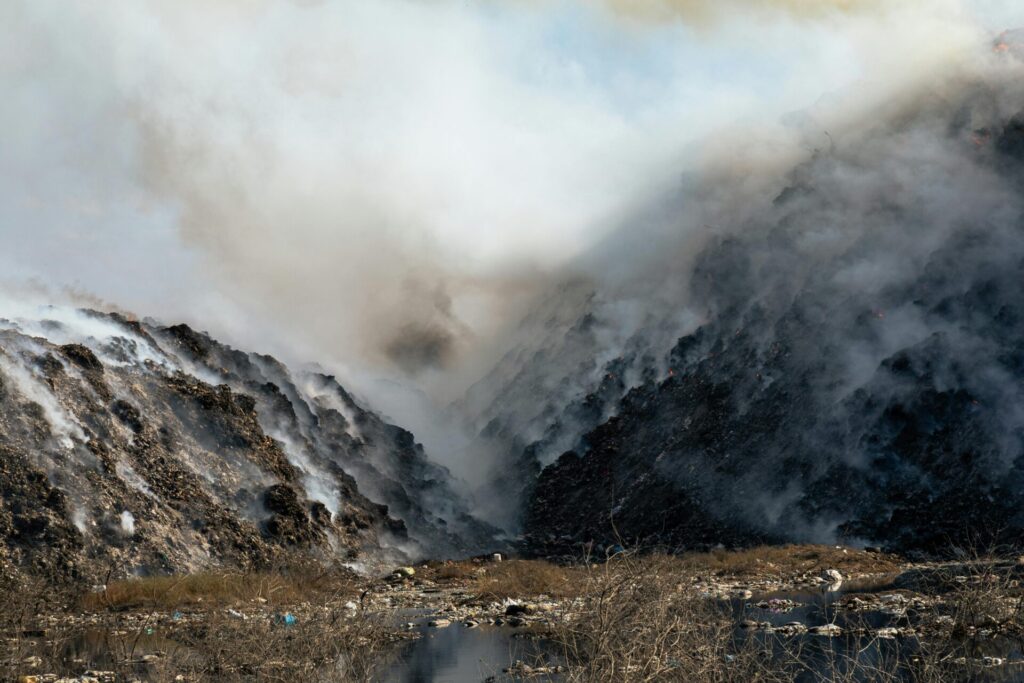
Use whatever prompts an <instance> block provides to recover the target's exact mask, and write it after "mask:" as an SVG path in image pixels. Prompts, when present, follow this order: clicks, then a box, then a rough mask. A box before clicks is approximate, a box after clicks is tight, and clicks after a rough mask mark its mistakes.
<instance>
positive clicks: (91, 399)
mask: <svg viewBox="0 0 1024 683" xmlns="http://www.w3.org/2000/svg"><path fill="white" fill-rule="evenodd" d="M449 482H450V477H449V474H448V472H447V471H445V470H444V469H443V468H441V467H438V466H437V465H434V464H433V463H431V462H429V461H428V460H427V459H426V457H425V455H424V453H423V451H422V448H421V447H420V446H419V445H418V444H416V443H415V441H414V439H413V436H412V434H410V433H408V432H406V431H405V430H402V429H401V428H399V427H396V426H394V425H391V424H388V423H386V422H385V421H383V420H382V419H381V418H380V417H379V416H377V415H376V414H374V413H373V412H371V411H369V410H367V409H366V408H365V407H364V406H362V405H360V404H359V403H358V402H357V401H356V400H354V399H353V397H352V396H351V395H350V394H349V393H348V392H346V390H345V389H344V388H343V387H342V386H341V385H339V384H338V383H337V382H336V381H335V379H334V378H333V377H331V376H328V375H324V374H321V373H318V372H315V371H306V370H299V371H296V370H292V369H289V368H287V367H285V366H284V365H283V364H281V363H280V362H278V361H277V360H275V359H273V358H271V357H270V356H265V355H259V354H254V353H244V352H241V351H238V350H235V349H232V348H230V347H228V346H226V345H223V344H220V343H218V342H216V341H214V340H213V339H211V338H210V337H209V336H207V335H205V334H202V333H198V332H195V331H194V330H192V329H190V328H188V327H186V326H184V325H177V326H173V327H161V326H159V325H156V324H153V323H138V322H134V321H129V320H126V319H125V318H123V317H121V316H119V315H116V314H101V313H96V312H92V311H84V310H71V309H65V308H51V309H46V310H43V311H41V317H40V318H39V319H33V318H30V319H25V318H16V319H11V320H4V321H2V324H0V490H2V491H3V494H4V495H3V499H2V504H0V538H3V540H4V543H3V544H2V545H0V553H2V554H3V557H2V559H3V562H4V564H5V565H6V566H7V568H8V569H17V568H23V569H25V568H31V570H32V571H33V572H46V573H50V574H52V575H55V576H66V577H67V576H70V577H74V576H83V577H88V576H97V575H104V574H106V572H107V571H109V570H114V571H115V572H117V573H124V572H153V571H185V570H194V569H198V568H202V567H207V566H212V565H222V564H224V565H241V566H254V565H268V564H273V563H285V562H289V561H293V560H295V559H297V558H300V557H312V558H318V559H322V560H332V559H340V560H344V561H361V560H363V559H366V558H367V557H371V558H372V557H379V556H381V555H382V554H384V553H389V552H390V553H392V554H401V553H408V554H412V555H416V554H419V553H420V552H421V551H422V550H423V549H425V548H429V550H430V552H431V553H432V554H445V553H453V554H460V553H465V552H468V551H471V550H477V549H479V548H482V547H484V546H486V545H487V544H488V543H489V540H490V536H489V529H488V528H487V527H486V526H484V525H482V524H480V523H478V522H476V521H475V520H474V519H473V518H471V517H470V516H469V515H468V514H467V513H466V512H465V511H464V510H463V509H462V508H461V507H460V503H459V502H458V500H457V498H456V497H455V496H454V495H453V494H452V492H451V490H450V488H449Z"/></svg>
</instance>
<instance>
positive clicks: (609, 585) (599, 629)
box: [553, 554, 791, 683]
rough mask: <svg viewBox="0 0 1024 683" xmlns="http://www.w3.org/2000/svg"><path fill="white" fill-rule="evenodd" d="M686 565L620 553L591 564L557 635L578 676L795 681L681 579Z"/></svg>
mask: <svg viewBox="0 0 1024 683" xmlns="http://www.w3.org/2000/svg"><path fill="white" fill-rule="evenodd" d="M679 567H680V564H679V562H678V561H677V560H674V559H672V558H665V557H657V556H655V557H647V558H644V559H638V558H635V557H632V556H630V555H628V554H620V555H617V556H616V557H614V558H612V559H611V560H609V561H608V562H607V563H605V564H603V565H601V566H598V567H596V568H591V570H590V571H589V572H588V575H587V577H586V579H585V580H584V581H583V582H582V585H581V586H580V597H579V598H578V599H577V600H576V601H575V604H574V606H573V607H572V608H571V609H569V610H568V611H566V612H565V614H563V615H562V617H561V619H560V620H559V622H558V623H557V625H556V627H555V629H554V633H553V637H554V640H555V641H556V642H557V643H558V645H559V646H560V648H561V649H562V651H563V653H564V656H565V658H566V660H567V662H568V663H569V666H570V673H569V675H568V679H569V680H570V681H573V682H579V683H583V682H588V683H589V682H594V683H597V682H598V681H602V682H603V681H623V682H633V681H636V682H640V681H643V682H648V681H700V682H703V681H737V682H738V681H744V682H747V681H771V682H774V681H779V682H781V681H789V680H791V678H790V677H789V675H788V672H787V671H785V670H784V669H782V668H776V669H774V670H773V669H772V668H771V667H769V666H767V663H768V662H769V661H770V656H769V655H770V651H768V650H766V649H764V647H763V646H762V645H760V644H758V643H757V642H756V641H754V640H748V641H746V642H745V643H740V642H738V641H736V640H735V639H734V637H733V632H734V631H733V629H734V627H733V620H732V618H731V616H730V615H729V614H727V613H726V612H725V611H724V610H723V609H722V608H721V607H720V606H719V605H718V604H717V603H715V602H712V601H709V600H705V599H701V598H699V597H697V596H695V595H693V594H692V592H689V591H686V590H683V589H682V587H681V585H680V579H681V575H680V572H679Z"/></svg>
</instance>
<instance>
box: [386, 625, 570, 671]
mask: <svg viewBox="0 0 1024 683" xmlns="http://www.w3.org/2000/svg"><path fill="white" fill-rule="evenodd" d="M416 628H417V630H418V631H419V633H420V637H419V638H418V639H416V640H413V641H411V642H409V643H408V644H407V645H405V647H404V648H403V651H402V652H401V653H400V654H399V656H398V661H397V662H396V663H395V664H394V665H393V666H392V667H391V669H390V670H389V671H388V674H387V675H386V676H385V677H384V678H383V679H382V680H385V681H389V682H394V683H481V681H493V682H494V683H507V682H509V681H538V682H540V681H557V680H560V678H559V677H558V675H557V674H541V675H537V676H517V675H510V674H506V673H504V672H503V669H507V668H509V667H510V666H511V665H512V664H513V663H514V662H516V661H521V662H524V663H525V664H527V665H529V666H538V665H548V666H552V665H556V664H558V663H559V660H558V658H557V657H555V656H554V655H553V653H552V651H551V648H550V647H549V646H547V645H546V644H545V642H544V641H543V640H540V639H537V638H532V637H530V634H529V632H527V631H524V630H523V629H514V628H510V627H505V626H479V627H477V628H466V627H465V626H463V625H462V624H459V623H453V624H452V625H451V626H448V627H446V628H431V627H429V626H427V622H426V621H425V620H424V621H423V622H422V623H420V624H418V625H417V627H416Z"/></svg>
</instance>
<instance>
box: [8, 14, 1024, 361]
mask: <svg viewBox="0 0 1024 683" xmlns="http://www.w3.org/2000/svg"><path fill="white" fill-rule="evenodd" d="M835 5H837V6H841V7H842V8H843V9H841V10H840V9H832V8H831V7H832V4H831V3H821V2H819V3H810V2H799V1H796V0H794V1H791V2H778V3H764V2H753V1H750V2H744V1H742V0H732V1H730V2H721V3H701V2H695V1H694V2H658V1H657V0H650V1H647V0H644V1H642V2H638V3H634V4H630V3H627V2H624V1H616V2H611V1H610V2H608V3H607V4H606V5H600V4H599V3H594V2H584V1H583V0H577V1H574V0H561V1H560V0H550V1H544V0H533V1H526V0H524V1H522V2H499V1H491V2H487V1H481V2H464V1H459V2H455V1H451V2H449V1H448V0H431V1H425V0H373V2H366V1H365V0H351V1H349V0H339V1H336V2H328V1H324V2H315V1H308V0H307V1H304V2H299V1H298V0H295V1H294V2H283V1H282V2H271V1H270V0H262V1H256V2H241V1H238V2H232V1H229V0H219V1H215V2H210V1H207V0H202V1H200V0H189V1H183V2H182V1H179V2H173V3H169V2H155V1H152V2H145V1H140V0H130V1H129V0H125V1H123V2H116V1H110V2H103V3H84V2H82V3H68V2H64V1H57V0H23V1H20V0H14V1H13V2H6V3H3V4H2V6H0V84H2V87H3V94H4V106H3V107H2V108H0V131H2V132H0V136H2V137H0V234H2V236H3V238H4V241H3V245H4V248H3V250H2V252H0V269H2V273H3V275H2V276H0V281H2V282H3V283H4V284H6V285H9V286H10V285H24V284H25V283H26V282H28V283H37V284H39V285H42V286H44V287H46V288H49V289H51V290H54V291H56V290H59V289H61V288H64V287H69V288H72V289H74V290H76V291H78V292H80V293H83V294H87V295H90V296H95V297H99V298H100V299H103V300H106V301H109V302H111V303H113V304H116V305H120V306H123V307H125V308H128V309H131V310H134V311H135V312H137V313H139V314H140V315H154V316H158V317H161V318H164V319H178V318H184V319H188V320H191V321H193V322H196V323H198V324H199V325H200V326H201V327H204V328H208V329H211V330H212V331H214V332H220V333H223V334H228V335H229V336H234V338H236V339H243V340H245V341H247V342H248V343H249V345H250V346H256V347H260V348H269V350H278V349H279V348H280V347H282V346H285V347H288V346H291V347H293V348H294V349H297V350H296V351H295V353H297V354H298V355H306V356H309V357H321V358H324V359H325V360H327V361H333V362H339V363H354V364H361V363H365V362H372V363H381V364H384V365H385V366H386V364H387V362H388V361H387V359H386V358H385V355H386V354H384V353H383V351H382V349H384V348H386V347H387V345H388V344H390V343H392V342H393V341H394V339H395V338H396V337H401V335H403V334H405V333H406V332H409V331H410V330H412V331H414V332H417V333H420V332H423V333H426V334H429V333H432V331H435V332H438V333H439V334H445V335H449V336H450V337H451V338H452V339H454V340H455V341H454V343H455V345H456V346H459V345H461V346H465V347H472V346H473V345H474V344H476V343H478V342H480V340H486V339H488V338H489V336H491V335H494V334H496V333H497V332H498V331H500V329H501V327H502V325H505V324H507V322H508V320H507V319H508V317H509V316H511V315H513V314H514V313H513V312H514V310H515V308H514V306H510V302H511V303H515V302H518V301H521V300H523V299H524V298H526V297H528V296H529V295H530V294H531V293H532V292H533V291H534V290H535V289H536V287H537V285H538V283H540V282H542V281H543V280H544V278H545V277H547V276H548V274H549V273H551V272H552V271H554V270H556V269H557V268H558V267H559V266H560V264H562V263H564V262H566V261H567V260H569V259H571V258H573V257H574V256H576V255H578V254H579V253H581V252H583V251H585V250H586V249H587V248H588V247H589V246H590V245H592V244H594V243H595V242H596V241H597V240H598V239H599V238H600V237H601V236H603V235H604V234H605V233H606V232H607V231H609V230H610V229H612V228H614V227H617V226H619V225H621V224H623V223H624V222H627V221H628V216H629V215H630V212H631V211H632V209H633V208H634V207H635V206H637V205H639V204H642V203H643V202H644V201H645V199H646V198H647V197H649V196H651V195H654V194H657V193H658V192H660V191H662V190H663V189H664V188H665V187H668V186H670V185H671V184H672V183H674V182H675V181H676V179H677V178H678V176H679V174H680V173H681V172H683V171H684V170H686V169H687V168H690V167H692V166H693V165H694V164H696V163H699V160H698V154H697V152H696V151H695V150H696V149H697V147H695V146H696V145H697V143H699V142H700V141H702V140H704V139H706V138H707V137H708V136H709V135H711V134H712V132H713V131H716V130H718V129H720V128H722V127H724V126H731V125H734V124H736V123H737V122H750V124H751V125H754V124H758V125H760V124H763V123H765V122H770V121H773V120H775V119H777V118H778V117H779V116H780V115H781V114H783V113H785V112H787V111H790V110H793V109H798V108H803V107H807V106H810V105H813V104H814V103H815V102H816V101H818V100H819V98H821V97H822V96H823V95H826V94H827V93H829V92H834V91H838V90H841V89H842V88H844V87H846V86H848V85H849V84H851V83H855V82H858V81H862V80H864V79H868V80H870V79H873V78H879V77H880V76H882V75H883V74H884V76H885V77H886V78H890V77H893V76H894V74H895V75H898V74H899V73H902V72H906V73H907V74H910V73H911V72H914V71H917V70H926V69H928V68H933V67H935V65H937V64H941V62H942V59H944V58H945V56H946V55H947V54H948V53H949V52H950V51H955V50H956V49H961V48H964V49H966V48H965V47H964V46H966V45H968V44H970V43H972V41H975V42H976V41H978V40H982V39H987V37H986V36H987V33H986V32H991V31H994V30H998V29H1001V28H1003V27H1007V26H1014V25H1017V24H1024V18H1022V17H1021V15H1022V14H1024V10H1021V9H1015V8H1014V6H1015V5H1018V3H1014V2H996V1H986V2H973V3H968V2H964V3H957V2H954V1H953V0H936V1H935V2H915V1H911V0H895V1H894V2H887V3H882V2H867V1H865V2H843V3H835ZM709 7H713V8H715V9H714V10H709V9H708V8H709ZM638 8H640V10H642V11H636V10H637V9H638ZM808 8H811V9H810V10H809V9H808ZM823 8H824V9H823ZM18 291H19V292H23V291H24V290H23V289H19V290H18ZM19 295H20V294H19ZM0 314H2V311H0Z"/></svg>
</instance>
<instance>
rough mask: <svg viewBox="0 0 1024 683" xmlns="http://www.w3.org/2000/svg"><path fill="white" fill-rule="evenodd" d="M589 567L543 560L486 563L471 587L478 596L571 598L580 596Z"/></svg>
mask: <svg viewBox="0 0 1024 683" xmlns="http://www.w3.org/2000/svg"><path fill="white" fill-rule="evenodd" d="M588 571H589V569H588V568H587V567H586V566H561V565H556V564H552V563H550V562H545V561H543V560H508V561H505V562H499V563H496V564H492V565H488V566H487V568H486V573H483V574H480V575H478V576H476V577H475V578H474V580H473V581H472V583H471V584H470V590H472V591H473V592H474V593H476V594H477V595H479V596H480V597H484V598H489V599H494V600H503V599H505V598H520V597H524V596H537V595H547V596H549V597H552V598H572V597H576V596H577V595H579V592H580V589H581V587H582V586H583V582H584V580H585V579H586V576H587V574H588Z"/></svg>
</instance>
